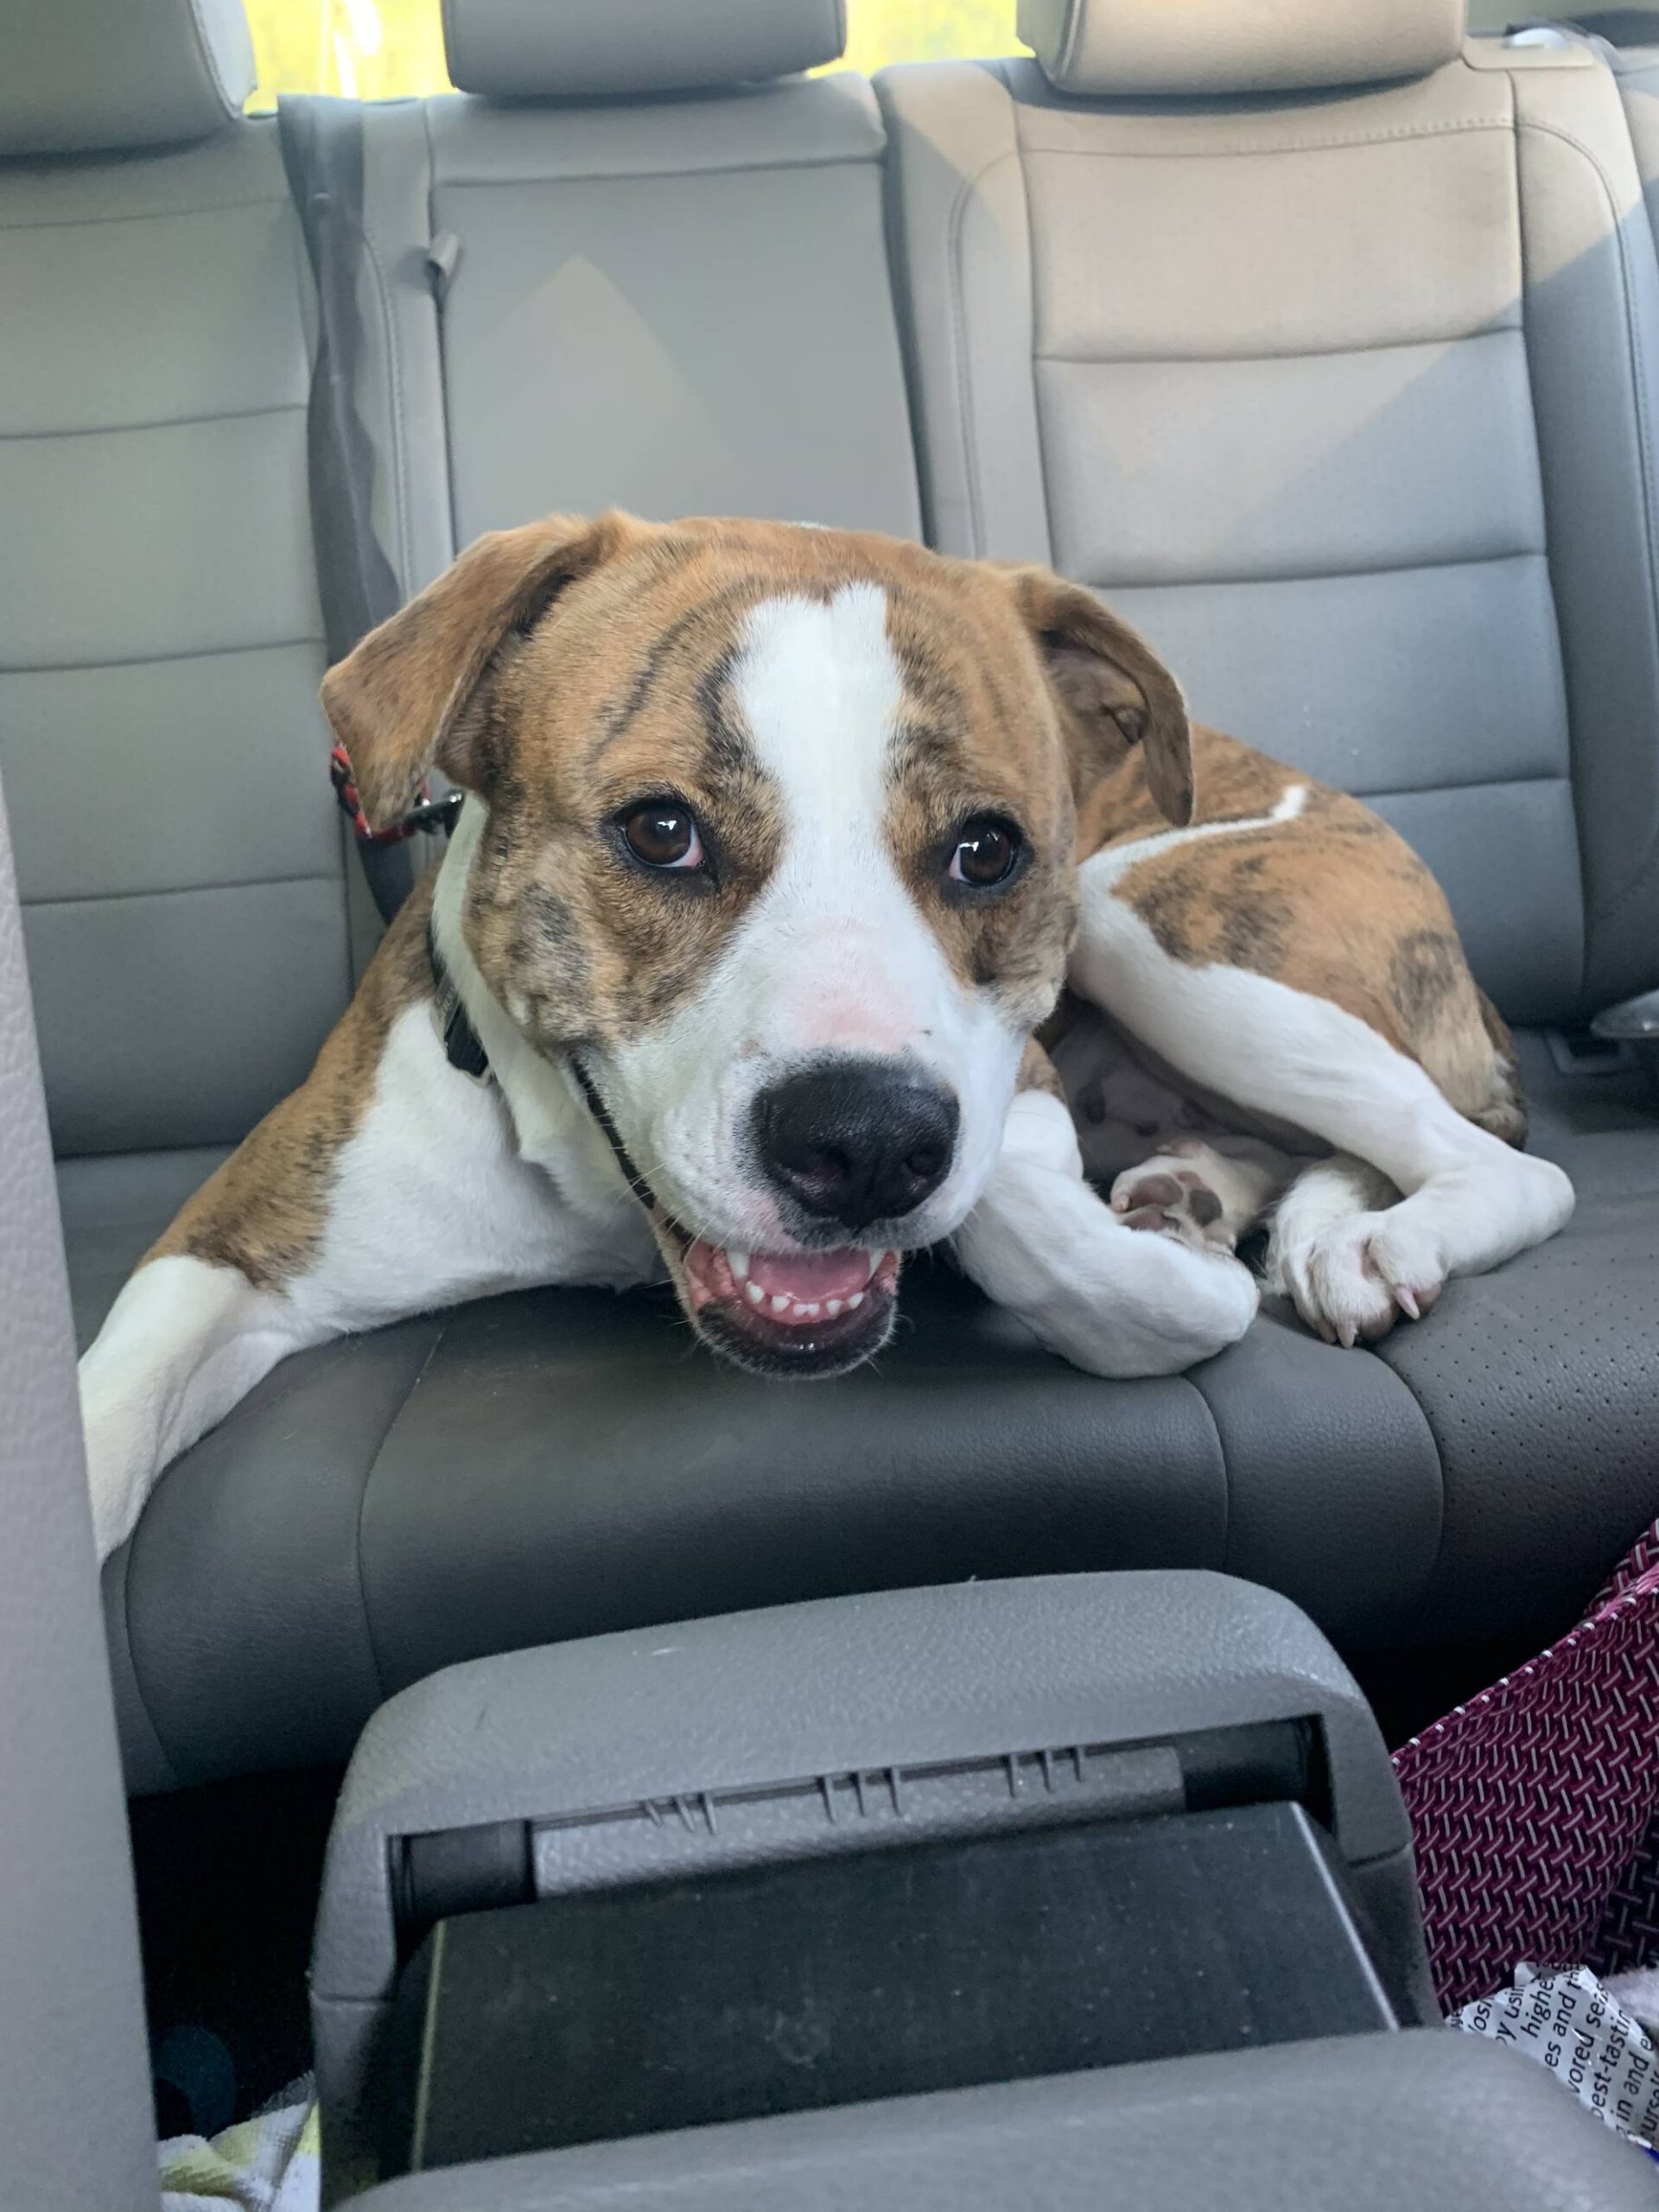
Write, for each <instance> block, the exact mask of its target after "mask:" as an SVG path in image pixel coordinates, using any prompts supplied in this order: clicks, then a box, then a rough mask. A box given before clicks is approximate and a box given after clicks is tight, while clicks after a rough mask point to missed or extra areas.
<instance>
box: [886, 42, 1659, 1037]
mask: <svg viewBox="0 0 1659 2212" xmlns="http://www.w3.org/2000/svg"><path fill="white" fill-rule="evenodd" d="M1168 12H1170V13H1171V14H1174V13H1178V12H1179V14H1181V15H1182V16H1185V10H1180V11H1173V10H1172V11H1168ZM1375 12H1376V15H1377V16H1379V17H1381V16H1383V15H1386V14H1388V13H1389V11H1387V10H1376V11H1375ZM1469 55H1470V58H1469V59H1467V60H1459V61H1456V62H1454V63H1452V65H1451V66H1450V67H1447V68H1446V69H1444V70H1441V71H1440V72H1438V73H1436V74H1434V75H1433V76H1431V77H1428V78H1426V79H1422V80H1421V81H1419V82H1415V83H1411V84H1407V85H1401V86H1390V87H1388V88H1386V89H1383V90H1381V91H1376V92H1368V93H1365V94H1363V95H1351V94H1338V95H1325V96H1322V97H1320V98H1319V99H1314V100H1307V99H1281V100H1276V101H1271V102H1263V101H1261V100H1248V101H1240V102H1234V103H1221V102H1206V103H1204V104H1202V105H1195V106H1192V105H1190V106H1184V107H1182V108H1180V109H1179V110H1178V111H1170V110H1164V109H1159V108H1154V107H1149V106H1147V105H1145V104H1144V103H1126V102H1116V103H1106V102H1099V103H1094V104H1091V105H1084V104H1083V103H1080V102H1078V101H1076V100H1073V99H1064V100H1062V99H1058V98H1057V96H1056V95H1055V94H1054V93H1053V92H1052V90H1051V89H1050V87H1049V86H1048V85H1047V83H1046V80H1045V79H1044V78H1043V76H1042V75H1041V73H1040V72H1039V70H1038V69H1037V67H1035V65H1034V64H1032V63H1021V62H1014V63H1010V64H1006V65H994V64H988V65H976V64H970V63H961V64H950V63H944V64H938V65H931V64H930V65H918V66H917V67H912V68H907V69H897V70H892V71H889V72H887V73H885V74H884V75H883V76H882V78H881V79H880V80H879V84H878V90H879V92H880V97H881V99H882V104H883V107H884V110H885V111H886V113H887V123H888V129H889V133H890V136H891V137H892V140H893V149H894V155H895V157H896V162H895V175H894V188H895V213H896V218H897V235H898V238H899V259H900V280H901V284H902V287H903V292H904V296H905V300H906V308H907V311H908V313H907V326H908V330H909V334H910V342H911V345H912V353H913V358H912V389H913V391H914V392H915V394H916V396H917V400H918V407H917V425H918V437H919V441H920V444H921V449H922V463H923V475H924V491H925V504H926V506H927V512H928V522H929V529H930V532H931V535H932V536H933V537H934V538H935V539H936V540H937V541H938V543H941V544H943V545H944V546H946V547H947V548H949V549H950V550H955V551H959V552H965V553H976V554H983V555H989V556H996V557H1001V558H1007V559H1039V560H1046V559H1052V561H1053V562H1054V563H1056V565H1058V567H1059V568H1060V569H1063V570H1065V572H1066V573H1068V574H1070V575H1075V576H1077V578H1079V580H1081V581H1083V582H1087V583H1090V584H1093V585H1096V586H1097V587H1099V588H1102V589H1103V590H1104V591H1105V592H1106V593H1107V594H1109V597H1110V598H1111V599H1112V601H1114V603H1115V604H1116V605H1117V606H1118V607H1120V608H1121V609H1122V612H1123V613H1125V614H1127V615H1128V617H1129V618H1130V619H1131V620H1135V621H1136V622H1137V623H1138V624H1139V625H1140V626H1141V627H1142V628H1143V629H1144V630H1145V631H1147V633H1148V634H1149V635H1150V637H1151V638H1152V640H1153V642H1154V644H1155V645H1159V646H1160V648H1161V649H1162V650H1163V651H1164V652H1165V654H1166V658H1168V659H1169V660H1170V661H1171V663H1172V664H1173V666H1174V667H1175V668H1176V669H1177V670H1178V671H1179V673H1180V675H1181V677H1182V679H1183V682H1184V683H1185V688H1186V690H1187V692H1188V696H1189V697H1190V698H1191V699H1192V702H1193V705H1194V707H1195V708H1196V709H1197V711H1198V713H1199V714H1200V715H1202V716H1203V717H1204V718H1205V720H1207V721H1213V722H1216V723H1218V724H1219V725H1220V726H1221V727H1222V728H1227V729H1230V730H1232V731H1234V732H1235V733H1236V734H1237V735H1239V736H1240V737H1243V738H1245V739H1248V740H1249V741H1253V742H1255V743H1256V744H1259V745H1261V746H1262V747H1264V748H1265V749H1266V750H1268V751H1269V752H1272V753H1280V754H1281V755H1284V756H1286V757H1287V758H1288V759H1290V760H1292V761H1294V762H1295V763H1297V764H1299V765H1300V766H1306V767H1307V768H1309V769H1311V770H1313V772H1316V773H1318V774H1321V775H1324V776H1325V777H1327V778H1329V779H1332V780H1333V781H1335V782H1337V783H1339V784H1343V785H1347V786H1348V787H1349V788H1350V789H1352V790H1355V791H1358V792H1360V793H1361V794H1363V796H1365V797H1367V798H1370V799H1371V800H1372V801H1373V803H1374V804H1376V805H1377V806H1378V807H1379V808H1380V810H1382V811H1383V812H1384V813H1385V814H1387V815H1389V817H1391V818H1392V819H1393V820H1394V821H1395V823H1396V824H1397V826H1398V827H1399V828H1400V829H1402V831H1403V832H1404V833H1405V835H1406V836H1408V837H1409V838H1410V839H1411V840H1412V842H1414V844H1415V845H1416V846H1417V847H1418V849H1420V850H1421V852H1422V854H1423V855H1424V857H1425V858H1426V859H1427V861H1429V862H1430V864H1431V865H1432V866H1433V868H1435V869H1436V871H1437V872H1438V873H1439V874H1440V877H1441V880H1443V881H1444V882H1445V884H1446V889H1447V891H1448V893H1450V895H1451V898H1452V905H1453V907H1454V908H1455V910H1456V912H1457V914H1458V918H1459V924H1460V925H1461V927H1462V929H1463V931H1464V934H1465V941H1466V943H1467V944H1468V946H1469V950H1470V953H1471V958H1472V959H1473V962H1474V964H1475V967H1476V969H1477V971H1478V974H1479V975H1480V976H1481V978H1482V980H1483V981H1484V982H1485V984H1486V985H1487V988H1489V989H1490V990H1491V992H1492V994H1493V995H1494V996H1495V997H1496V998H1497V1000H1498V1001H1499V1003H1500V1004H1501V1005H1502V1006H1503V1007H1504V1009H1505V1011H1506V1012H1508V1013H1509V1014H1511V1015H1512V1016H1513V1017H1514V1018H1516V1019H1519V1020H1533V1021H1536V1020H1562V1019H1567V1018H1570V1017H1572V1016H1573V1015H1575V1014H1581V1013H1588V1012H1591V1011H1593V1010H1594V1009H1595V1008H1596V1007H1599V1006H1603V1005H1605V1004H1607V1003H1609V1002H1610V1001H1613V1000H1616V999H1618V998H1621V997H1623V996H1624V995H1628V994H1629V993H1630V992H1632V991H1635V990H1637V989H1640V988H1646V987H1647V981H1650V980H1651V976H1652V973H1653V971H1654V969H1655V965H1656V960H1659V866H1656V864H1655V854H1656V836H1659V735H1656V733H1659V646H1656V629H1655V622H1656V613H1655V610H1656V606H1659V592H1656V584H1655V562H1654V546H1653V543H1652V538H1651V529H1652V523H1653V518H1654V515H1655V512H1656V510H1659V502H1656V501H1655V499H1654V498H1653V487H1652V486H1651V483H1650V467H1651V459H1652V454H1653V433H1654V430H1655V428H1656V425H1655V423H1654V420H1653V416H1654V409H1655V405H1656V399H1659V385H1656V384H1655V381H1654V379H1653V377H1652V374H1651V370H1650V366H1649V365H1650V364H1651V363H1652V362H1653V361H1654V360H1656V359H1659V281H1656V268H1655V262H1654V255H1653V251H1652V248H1651V245H1649V240H1648V234H1647V229H1646V225H1645V223H1644V222H1643V219H1642V215H1641V212H1640V210H1641V202H1640V194H1639V187H1638V181H1637V175H1636V171H1635V166H1634V163H1633V162H1632V159H1631V155H1630V143H1629V139H1628V137H1627V134H1626V132H1625V130H1624V123H1623V118H1622V115H1621V112H1620V110H1619V105H1618V91H1617V87H1616V86H1615V84H1614V81H1613V79H1612V78H1611V75H1610V74H1609V73H1608V72H1607V71H1606V70H1605V68H1603V67H1600V66H1599V64H1598V62H1597V61H1596V60H1595V57H1594V55H1593V54H1592V52H1591V50H1590V49H1589V48H1586V47H1584V46H1583V45H1581V44H1570V45H1568V46H1567V47H1565V48H1553V49H1551V48H1543V49H1536V48H1529V49H1514V50H1511V49H1508V48H1503V47H1501V46H1499V45H1497V44H1496V42H1493V41H1471V46H1470V49H1469ZM1518 888H1519V890H1520V892H1521V897H1520V898H1518V897H1517V890H1518ZM1644 979H1646V980H1644Z"/></svg>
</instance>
